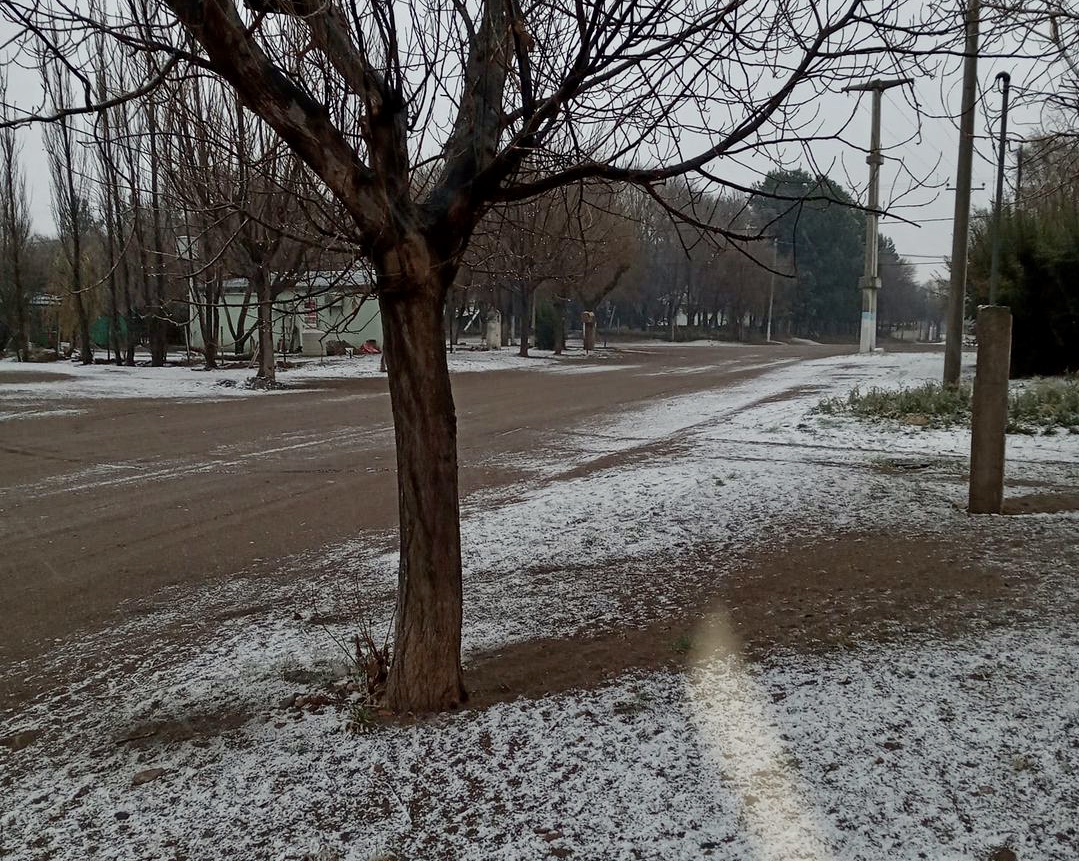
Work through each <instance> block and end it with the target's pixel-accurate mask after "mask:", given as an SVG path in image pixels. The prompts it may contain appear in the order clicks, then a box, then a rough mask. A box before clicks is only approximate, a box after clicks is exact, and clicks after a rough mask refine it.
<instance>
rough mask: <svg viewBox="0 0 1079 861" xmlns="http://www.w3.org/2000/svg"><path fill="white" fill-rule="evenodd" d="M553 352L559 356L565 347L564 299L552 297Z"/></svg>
mask: <svg viewBox="0 0 1079 861" xmlns="http://www.w3.org/2000/svg"><path fill="white" fill-rule="evenodd" d="M554 312H555V323H554V354H555V355H556V356H561V355H562V353H563V352H564V351H565V349H566V300H565V299H562V298H561V297H559V296H555V298H554Z"/></svg>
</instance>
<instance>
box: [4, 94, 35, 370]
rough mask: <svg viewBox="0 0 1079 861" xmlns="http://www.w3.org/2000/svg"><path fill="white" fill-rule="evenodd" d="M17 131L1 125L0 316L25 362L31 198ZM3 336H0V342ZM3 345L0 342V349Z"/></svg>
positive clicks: (17, 355)
mask: <svg viewBox="0 0 1079 861" xmlns="http://www.w3.org/2000/svg"><path fill="white" fill-rule="evenodd" d="M6 90H7V86H6V79H5V80H0V102H2V103H3V105H2V106H0V116H4V115H6V112H7V108H6V104H7V98H6ZM16 134H17V131H16V129H14V128H12V127H10V126H8V127H4V128H0V311H2V312H3V313H2V316H0V319H6V320H9V321H11V322H12V323H14V330H13V335H12V338H13V340H14V342H15V355H16V357H17V358H18V359H19V361H20V362H25V361H27V359H28V358H29V348H30V320H29V303H30V296H29V295H28V291H27V290H26V279H25V277H24V269H25V257H26V251H27V248H28V246H29V244H30V200H29V197H28V195H27V192H26V175H25V173H24V172H23V169H22V165H21V164H20V150H21V147H20V145H19V142H18V140H17V138H16ZM3 340H4V339H3V338H0V342H2V341H3ZM3 346H4V345H3V343H0V349H3Z"/></svg>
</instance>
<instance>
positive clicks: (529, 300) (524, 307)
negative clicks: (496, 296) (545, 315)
mask: <svg viewBox="0 0 1079 861" xmlns="http://www.w3.org/2000/svg"><path fill="white" fill-rule="evenodd" d="M535 301H536V288H535V287H522V288H521V344H520V348H519V349H518V350H517V355H519V356H520V357H521V358H522V359H527V358H528V347H529V343H530V341H531V339H532V308H533V305H534V303H535Z"/></svg>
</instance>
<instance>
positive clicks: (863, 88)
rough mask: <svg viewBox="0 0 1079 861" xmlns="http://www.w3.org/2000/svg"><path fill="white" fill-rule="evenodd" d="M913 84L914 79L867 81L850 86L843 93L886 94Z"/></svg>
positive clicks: (876, 79)
mask: <svg viewBox="0 0 1079 861" xmlns="http://www.w3.org/2000/svg"><path fill="white" fill-rule="evenodd" d="M913 83H914V79H913V78H874V79H873V80H872V81H865V82H864V83H861V84H849V85H848V86H846V87H844V88H843V92H844V93H866V92H869V91H870V90H876V91H877V92H884V91H885V90H890V89H892V87H905V86H906V85H907V84H913Z"/></svg>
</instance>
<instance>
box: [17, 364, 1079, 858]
mask: <svg viewBox="0 0 1079 861" xmlns="http://www.w3.org/2000/svg"><path fill="white" fill-rule="evenodd" d="M458 355H467V354H458ZM471 355H474V356H490V355H492V354H471ZM496 355H502V356H504V355H505V354H496ZM631 358H632V355H630V356H627V357H624V359H621V360H618V359H616V360H614V361H613V362H611V363H610V365H609V366H613V365H614V363H615V362H617V363H618V364H623V363H626V364H632V363H631V362H628V361H627V360H628V359H631ZM470 361H471V360H470ZM475 361H477V362H482V361H491V360H486V359H477V360H475ZM497 361H502V359H498V360H497ZM520 361H522V362H523V361H527V360H520ZM543 361H544V362H546V361H547V360H543ZM939 362H940V357H939V355H938V356H934V355H926V354H909V353H907V354H884V355H873V356H866V357H860V356H844V357H837V358H829V359H822V360H817V361H812V362H803V363H797V364H794V363H791V364H788V363H780V364H777V365H776V367H775V369H774V370H771V371H769V372H767V373H766V374H765V375H764V376H763V377H761V378H758V379H756V380H754V381H752V382H751V383H746V384H744V385H742V386H736V387H732V388H727V389H724V390H722V391H715V392H711V393H704V394H697V395H693V396H686V397H680V398H672V399H670V400H667V401H663V402H658V403H653V404H651V405H649V406H647V407H645V408H638V409H633V410H627V411H626V412H625V413H623V414H621V415H615V416H608V417H605V418H603V419H600V420H597V421H595V422H594V423H592V424H590V425H588V426H581V427H578V428H573V429H569V430H570V431H572V432H566V433H563V434H559V435H552V436H551V438H550V439H548V440H546V441H545V444H544V445H543V446H541V447H540V449H539V450H538V451H537V453H536V455H535V458H534V460H533V462H531V463H530V464H529V467H530V469H531V471H532V473H533V475H534V479H533V480H530V481H528V482H525V483H522V484H521V485H519V486H515V487H511V488H508V489H499V490H495V491H487V492H483V493H478V494H476V495H474V496H472V497H470V498H468V499H466V500H464V504H463V540H464V557H465V569H466V584H465V590H466V595H465V601H466V623H465V649H466V658H467V657H468V656H469V655H475V654H477V653H479V652H483V651H487V650H491V649H495V648H498V647H500V646H504V645H507V644H510V643H514V642H521V641H527V640H529V639H533V638H536V637H540V636H560V637H565V638H572V637H574V636H575V635H578V634H582V633H584V632H589V631H595V630H597V629H617V628H619V627H620V626H632V625H635V624H638V623H639V622H641V621H642V618H643V614H647V615H650V616H652V617H655V615H656V614H657V613H659V614H662V612H663V610H664V608H665V607H668V606H670V604H671V602H672V601H674V600H675V599H674V598H673V597H672V596H676V595H678V594H682V592H683V588H682V587H684V586H685V585H686V584H685V583H684V582H682V581H693V580H694V578H695V577H696V576H697V574H696V573H695V571H694V569H693V566H692V565H673V564H669V563H670V562H671V560H677V559H678V558H679V557H680V556H681V555H682V554H684V553H688V552H690V551H691V550H692V551H694V552H700V551H701V548H704V549H705V550H706V551H709V552H713V553H714V554H716V556H717V557H719V556H723V554H724V553H725V552H726V551H728V550H744V549H746V548H756V547H767V546H771V545H772V544H775V543H779V542H781V541H784V540H790V539H791V537H797V536H805V537H807V538H810V537H813V536H825V535H830V534H834V533H837V532H842V531H844V530H851V531H867V530H881V531H887V530H895V531H909V532H916V533H919V534H939V535H945V536H946V535H948V534H950V533H952V532H962V531H969V530H971V529H980V528H983V527H984V526H985V525H986V524H989V523H990V522H991V523H992V526H993V529H994V531H995V532H996V533H997V534H998V535H1000V536H1002V537H1004V538H1007V539H1009V540H1013V541H1016V542H1024V543H1026V544H1029V545H1030V547H1031V552H1030V554H1029V562H1028V564H1029V565H1030V566H1031V570H1034V569H1037V570H1038V571H1039V572H1044V571H1045V570H1047V569H1048V570H1049V571H1050V572H1051V576H1050V577H1049V579H1050V581H1051V586H1052V588H1047V589H1044V590H1043V592H1044V594H1042V595H1041V596H1040V598H1039V600H1040V601H1041V602H1042V606H1041V607H1040V611H1039V612H1038V613H1037V614H1034V615H1031V614H1027V615H1026V616H1024V617H1023V618H1022V620H1020V621H1017V622H1016V623H1015V626H1014V627H1011V628H1006V629H998V630H994V631H991V632H988V633H980V634H979V635H977V636H974V635H964V636H963V637H961V638H959V639H945V638H939V637H932V636H921V637H911V638H907V639H906V640H905V641H901V642H900V643H899V644H898V645H896V644H891V645H889V644H883V643H879V642H873V641H870V640H866V641H865V642H859V643H854V644H852V646H851V648H850V649H848V650H846V651H841V652H830V653H822V654H811V655H807V654H797V653H794V652H790V651H776V652H774V653H773V654H771V655H769V656H768V657H767V658H766V659H764V660H763V661H761V662H758V663H750V664H747V663H744V662H743V661H741V660H740V659H738V658H737V657H731V656H730V654H729V650H728V649H722V648H720V649H716V650H714V651H713V650H712V649H710V648H707V646H708V645H709V644H708V643H700V644H697V643H695V652H699V653H700V655H701V657H700V659H699V660H697V661H696V662H695V664H694V666H693V667H692V669H691V670H690V671H688V672H686V673H674V672H662V673H635V674H630V675H627V676H625V677H622V678H619V679H617V680H615V681H614V682H612V683H609V684H606V685H604V686H601V687H599V688H592V689H587V690H580V691H573V692H569V693H564V694H560V695H557V696H552V697H547V698H544V699H541V700H538V701H536V700H519V701H515V702H509V703H502V704H497V705H494V706H491V707H489V708H487V709H485V710H476V711H465V712H462V713H460V714H457V715H453V716H447V717H442V718H438V719H434V720H430V721H424V722H420V723H418V724H414V725H400V726H379V727H374V728H372V729H371V731H369V732H366V733H360V734H357V733H353V732H349V731H347V730H346V722H347V720H348V717H349V716H348V714H347V713H341V712H338V711H335V710H333V709H326V710H324V711H322V712H321V713H317V714H316V713H309V712H303V711H296V710H285V709H282V708H281V707H280V703H281V701H282V700H283V699H285V698H287V697H288V696H290V695H291V694H293V693H295V692H296V691H297V690H298V689H300V688H302V687H303V686H302V685H300V684H299V683H298V682H297V681H296V679H297V678H299V677H301V676H303V674H305V673H310V672H313V673H316V674H317V673H324V674H328V675H330V676H332V675H334V674H335V673H338V672H340V669H339V667H340V665H341V663H342V657H343V655H342V651H341V649H340V648H339V647H338V645H337V642H344V641H346V640H347V638H348V636H350V634H351V632H352V631H354V630H355V625H356V624H357V621H358V619H359V617H360V616H361V615H362V616H363V617H366V618H367V619H369V620H371V622H372V624H373V626H374V629H375V630H376V631H378V632H381V631H384V630H386V626H387V625H388V622H389V619H390V617H391V615H392V607H393V591H392V590H393V583H394V570H393V569H394V555H393V553H392V552H389V548H391V547H392V543H393V537H392V536H389V535H386V536H383V537H382V539H383V540H382V541H381V542H375V546H374V549H372V540H371V536H367V538H366V540H364V541H362V542H361V541H355V542H349V543H345V544H342V545H338V546H332V547H326V548H323V549H322V550H321V551H319V552H318V553H314V554H309V555H308V556H306V557H304V558H303V559H292V560H282V561H281V564H282V567H283V568H288V569H291V570H305V571H309V572H311V573H310V576H309V577H307V578H305V580H304V582H302V583H297V582H296V581H295V579H293V580H291V581H288V580H284V579H283V580H282V581H281V583H280V584H276V581H274V583H275V584H276V585H273V584H268V583H267V582H266V581H265V580H258V581H256V580H245V579H243V578H239V579H236V580H234V581H232V582H230V583H228V584H225V585H222V586H219V587H216V588H214V589H207V590H204V591H203V592H201V593H199V594H195V595H192V594H187V593H164V594H163V595H162V596H161V599H160V601H157V602H155V606H154V607H152V608H148V611H147V612H145V613H142V614H139V615H138V617H137V618H135V619H134V620H133V621H131V622H128V623H126V624H125V625H124V626H121V627H117V628H115V629H112V630H109V631H103V632H100V633H98V634H95V635H93V636H92V637H88V638H86V640H84V641H80V642H69V643H62V644H58V645H57V648H56V650H55V652H54V653H53V654H52V655H51V656H49V658H48V659H47V660H46V661H45V662H43V663H42V662H39V663H37V664H35V665H33V666H23V667H18V668H14V669H15V670H16V671H18V672H22V673H24V674H25V675H27V676H42V677H48V676H49V675H50V674H53V673H62V674H66V675H69V676H71V675H76V674H77V675H78V677H80V678H81V679H83V683H82V684H80V685H73V686H72V687H71V688H69V689H68V690H67V691H65V692H62V693H60V694H58V695H57V696H54V697H51V698H48V699H45V700H42V701H38V702H35V703H33V704H31V705H30V706H28V707H27V708H26V709H25V710H24V711H23V712H22V713H20V714H17V715H14V716H12V717H11V718H9V719H8V720H7V721H6V722H5V723H4V724H2V725H0V738H3V737H8V738H9V739H10V738H13V737H14V736H15V735H16V734H21V735H19V737H20V738H26V739H31V738H32V739H33V741H32V743H30V744H29V745H27V746H26V747H25V748H23V749H20V750H8V749H5V748H0V764H2V767H3V769H4V771H5V772H6V773H7V774H8V775H9V776H8V777H7V778H4V779H0V857H11V858H13V859H37V858H57V859H83V858H103V859H132V858H138V859H149V858H154V859H157V858H161V859H173V858H176V859H180V858H192V859H224V858H243V859H255V858H258V859H262V858H265V859H320V861H330V859H350V861H368V859H391V858H393V859H442V858H446V859H473V858H475V859H488V858H491V859H498V858H501V859H543V858H550V857H557V858H567V857H574V858H582V859H623V858H627V859H629V858H650V859H651V858H654V859H683V858H685V859H695V858H700V857H710V856H711V857H717V858H729V859H754V861H756V859H762V861H763V859H776V861H780V859H783V861H786V859H807V861H808V859H850V861H855V859H864V861H877V859H893V858H894V859H916V858H927V859H979V861H980V859H990V858H994V857H995V859H996V861H1004V859H1006V858H1008V857H1011V856H1009V855H1007V854H1003V855H1001V854H998V855H997V856H994V854H993V853H999V852H1001V851H1003V850H1004V849H1007V850H1010V851H1011V852H1014V853H1015V857H1018V858H1019V859H1028V858H1029V859H1039V861H1041V860H1042V859H1045V861H1050V860H1051V861H1056V859H1059V861H1065V859H1074V858H1076V857H1079V834H1077V832H1076V829H1077V827H1079V825H1077V820H1079V815H1077V811H1079V695H1077V694H1076V691H1079V635H1077V633H1076V631H1075V629H1074V621H1073V620H1071V619H1069V618H1066V617H1064V616H1063V614H1062V612H1061V611H1059V609H1058V606H1059V605H1058V604H1057V603H1055V602H1058V601H1060V600H1061V596H1062V595H1064V594H1066V593H1067V594H1071V595H1074V593H1075V582H1074V575H1075V572H1074V571H1073V570H1070V569H1068V568H1066V567H1064V566H1062V565H1061V562H1062V560H1057V564H1058V566H1060V570H1054V569H1053V565H1054V560H1053V559H1047V558H1042V557H1039V556H1038V554H1037V546H1038V542H1039V541H1042V540H1043V539H1045V538H1047V537H1052V538H1054V539H1056V540H1057V541H1058V543H1059V540H1060V539H1064V540H1067V538H1068V536H1079V519H1077V518H1076V516H1075V515H1074V514H1068V513H1062V514H1056V515H1039V516H1037V517H1013V518H994V519H992V520H991V521H990V519H987V518H973V519H972V518H969V517H967V516H966V515H965V514H964V513H963V512H962V510H961V508H962V503H963V502H964V499H965V485H964V484H963V483H962V482H961V481H959V480H958V478H959V476H960V474H961V472H962V470H963V468H964V466H963V459H964V458H965V456H966V447H967V446H968V445H969V442H968V438H967V436H966V434H965V433H963V432H959V431H924V430H921V429H905V428H901V427H897V426H894V425H893V426H884V425H881V426H875V425H861V424H857V423H854V422H853V421H850V420H847V419H840V418H834V417H825V416H820V415H816V414H813V413H812V408H813V407H814V406H815V405H816V403H817V402H818V401H819V400H820V399H821V398H822V397H826V396H832V395H838V394H843V393H845V392H846V391H847V390H849V389H850V388H851V387H852V386H853V385H854V384H855V383H856V382H857V383H858V384H859V385H861V386H862V387H863V388H864V387H868V386H870V385H881V386H888V385H899V384H913V383H916V382H919V381H921V380H922V379H927V378H936V377H937V376H938V375H939ZM552 364H553V363H552ZM8 367H9V366H8V365H5V366H4V370H7V369H8ZM556 367H558V366H556ZM92 370H94V371H96V370H97V369H92ZM178 370H181V369H178ZM184 373H186V374H189V375H190V374H191V373H192V372H191V371H187V370H184ZM289 373H290V374H291V373H296V372H289ZM50 385H54V384H50ZM172 396H175V397H184V396H186V395H182V394H174V395H172ZM897 461H898V462H903V461H917V462H918V463H919V464H923V463H924V464H926V465H927V467H926V468H925V469H921V468H920V469H919V470H917V471H914V472H911V473H909V474H908V473H905V472H902V471H900V472H898V473H893V472H890V471H887V470H882V469H880V466H881V464H882V463H886V462H887V463H891V462H897ZM1009 475H1010V477H1011V478H1012V479H1013V480H1014V481H1015V485H1014V486H1013V487H1011V488H1010V491H1009V492H1010V493H1021V492H1023V490H1024V486H1025V485H1024V483H1026V486H1029V487H1030V488H1031V489H1034V488H1037V489H1044V487H1045V486H1046V485H1052V486H1055V487H1071V488H1075V487H1076V486H1079V437H1076V436H1054V437H1022V438H1010V439H1009ZM1051 543H1052V542H1046V544H1047V546H1048V545H1049V544H1051ZM380 545H381V546H380ZM736 559H737V556H736V555H732V556H731V560H732V561H731V562H730V564H731V565H735V564H737V562H736ZM719 567H720V568H722V564H720V566H719ZM342 572H347V576H345V577H342ZM1020 573H1022V572H1020ZM947 574H948V572H947V570H946V569H945V568H943V567H942V571H941V576H942V577H947ZM711 576H714V575H711ZM342 580H344V581H345V582H342ZM692 585H695V586H697V587H700V586H701V584H700V583H695V584H692ZM268 590H277V591H276V592H273V593H271V592H270V591H268ZM627 593H629V594H632V596H633V600H632V601H626V600H625V597H626V595H627ZM254 596H257V600H258V601H259V603H261V604H268V605H272V606H274V607H275V609H273V610H261V611H257V612H252V613H250V614H244V615H241V616H238V617H233V618H228V619H224V620H222V621H220V622H219V623H218V624H216V625H214V626H210V625H207V624H205V623H204V621H203V620H206V619H213V618H219V617H220V616H221V614H222V613H223V612H224V611H226V610H227V609H228V608H232V607H242V606H243V605H244V604H245V602H246V603H250V602H252V601H253V600H256V599H255V597H254ZM357 596H363V597H362V600H361V599H359V598H358V597H357ZM271 599H272V600H271ZM316 609H317V610H318V611H319V612H320V613H321V614H323V615H325V616H326V618H325V620H324V621H322V622H318V623H312V621H311V616H312V613H313V611H315V610H316ZM670 609H671V610H672V611H673V610H674V609H675V608H674V607H673V606H670ZM346 611H348V612H346ZM713 621H714V620H713ZM166 627H172V628H177V627H179V628H182V629H184V630H189V631H190V637H189V638H187V639H186V640H183V639H180V640H178V641H177V642H176V643H174V644H172V645H159V644H157V645H155V642H154V631H155V630H161V629H163V628H166ZM718 627H719V629H722V624H719V625H718ZM716 628H717V625H715V624H713V625H711V626H705V625H703V624H702V627H701V631H702V634H701V636H702V637H704V636H705V634H704V633H703V632H704V631H705V630H708V631H710V632H712V633H710V634H708V636H714V632H715V630H716ZM721 639H722V637H721ZM132 650H137V651H138V656H136V657H135V658H134V659H133V660H132V659H131V655H130V652H131V651H132ZM110 653H112V654H114V655H115V657H114V658H113V659H112V660H109V659H104V660H102V659H101V658H100V657H99V658H97V659H95V664H94V665H84V663H85V661H86V659H85V656H86V655H88V654H93V655H96V656H101V655H108V654H110ZM76 670H77V673H76V672H75V671H76ZM221 715H235V716H238V718H237V719H236V720H232V721H228V722H226V723H227V725H226V726H224V727H223V728H221V729H220V730H219V731H216V732H213V733H209V734H205V735H199V734H198V733H196V734H195V737H194V738H189V739H186V740H180V741H169V740H168V738H167V733H160V735H159V737H155V736H154V735H152V734H150V733H151V731H152V729H153V728H154V727H162V726H166V725H170V724H183V723H184V722H188V723H193V724H198V723H199V722H200V721H203V720H205V721H207V722H211V721H212V720H214V719H216V718H219V717H220V716H221ZM138 736H146V737H145V738H141V739H140V738H135V737H138ZM128 739H130V740H131V742H130V743H129V742H128V741H125V740H128ZM18 746H19V745H17V744H16V745H12V747H18ZM149 769H162V770H163V771H162V772H161V773H160V774H156V772H151V773H149V774H147V773H146V772H147V770H149ZM136 774H141V776H140V783H139V785H133V777H134V776H135V775H136ZM154 775H156V777H155V778H154V779H151V780H148V781H147V782H145V783H142V782H141V781H142V780H143V779H144V778H147V777H152V776H154Z"/></svg>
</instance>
